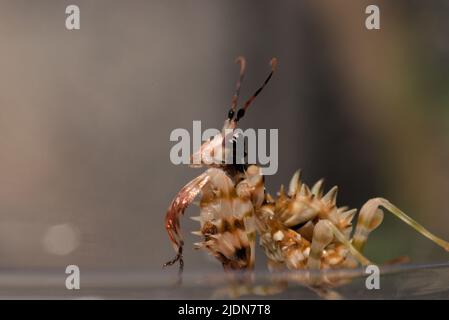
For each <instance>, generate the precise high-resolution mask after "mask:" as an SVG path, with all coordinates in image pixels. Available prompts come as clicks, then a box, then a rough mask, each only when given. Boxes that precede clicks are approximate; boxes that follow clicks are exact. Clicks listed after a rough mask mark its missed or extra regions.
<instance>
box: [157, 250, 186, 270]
mask: <svg viewBox="0 0 449 320" xmlns="http://www.w3.org/2000/svg"><path fill="white" fill-rule="evenodd" d="M176 262H179V274H181V273H182V271H183V270H184V260H183V258H182V246H181V247H179V249H178V253H177V254H176V256H175V257H174V258H173V259H172V260H170V261H167V262H166V263H164V264H163V266H162V267H163V268H165V267H168V266H172V265H174V264H175V263H176Z"/></svg>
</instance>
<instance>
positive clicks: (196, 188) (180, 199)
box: [165, 171, 209, 252]
mask: <svg viewBox="0 0 449 320" xmlns="http://www.w3.org/2000/svg"><path fill="white" fill-rule="evenodd" d="M208 181H209V175H208V172H207V171H206V172H204V173H203V174H201V175H200V176H198V177H196V178H195V179H193V180H192V181H190V182H189V183H187V184H186V185H185V186H184V187H183V188H182V189H181V190H180V191H179V192H178V194H177V195H176V197H175V198H174V199H173V201H172V203H171V204H170V206H169V207H168V210H167V215H166V216H165V228H166V229H167V232H168V236H169V237H170V240H171V242H172V244H173V247H174V248H175V251H177V252H179V251H180V248H181V247H182V246H183V244H184V241H183V239H182V235H181V233H180V231H181V228H180V217H181V216H182V215H183V214H184V211H185V210H186V209H187V207H188V206H189V205H190V204H191V203H192V201H193V200H194V199H195V197H196V196H197V195H198V193H200V192H201V189H203V187H204V186H205V185H206V183H207V182H208Z"/></svg>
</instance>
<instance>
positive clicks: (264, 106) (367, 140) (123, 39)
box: [0, 0, 449, 272]
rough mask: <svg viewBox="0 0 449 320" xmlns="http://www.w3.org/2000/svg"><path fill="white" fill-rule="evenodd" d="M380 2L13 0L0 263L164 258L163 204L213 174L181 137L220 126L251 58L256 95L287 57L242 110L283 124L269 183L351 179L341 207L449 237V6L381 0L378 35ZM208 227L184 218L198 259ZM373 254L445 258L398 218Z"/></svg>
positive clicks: (206, 263) (3, 31)
mask: <svg viewBox="0 0 449 320" xmlns="http://www.w3.org/2000/svg"><path fill="white" fill-rule="evenodd" d="M371 3H372V1H371V2H364V1H237V0H235V1H216V0H208V1H206V0H195V1H171V0H170V1H167V0H165V1H115V0H114V1H112V0H108V1H103V0H96V1H43V0H41V1H33V2H31V1H4V0H2V1H0V177H1V180H0V181H1V183H0V267H1V268H8V269H14V270H29V269H36V268H65V266H66V265H67V264H77V265H79V266H80V267H81V268H97V269H100V270H102V269H117V268H118V269H135V268H139V269H145V270H153V271H156V272H157V271H158V270H160V269H161V265H162V264H163V262H165V261H166V260H167V259H169V258H171V257H172V256H173V250H172V247H171V245H170V244H169V241H168V237H167V235H166V233H165V229H164V221H163V220H164V216H165V210H166V208H167V206H168V204H169V203H170V201H171V199H172V198H173V196H174V195H175V194H176V192H177V191H178V190H179V189H180V188H181V187H182V186H183V185H184V184H185V183H186V182H188V181H189V180H190V179H192V178H193V177H195V176H197V175H198V174H200V173H201V172H202V170H201V169H200V170H198V169H190V168H188V167H186V166H175V165H173V164H171V162H170V160H169V150H170V148H171V147H172V145H173V143H172V142H170V141H169V135H170V132H171V131H172V130H173V129H175V128H186V129H188V130H189V131H190V130H191V128H192V120H202V124H203V128H211V127H218V128H220V127H221V125H222V122H223V120H224V118H225V116H226V113H227V110H228V108H229V103H230V99H231V96H232V93H233V88H234V84H235V80H236V77H237V73H238V68H237V66H236V65H235V64H234V63H233V60H234V59H235V57H237V56H238V55H244V56H246V58H247V61H248V69H247V71H248V73H247V77H246V79H245V82H244V84H243V89H242V97H243V98H246V97H248V96H250V94H251V93H252V92H253V91H254V90H255V89H256V88H257V86H258V85H259V84H260V82H261V81H262V80H263V78H264V77H265V76H266V74H267V72H268V70H269V67H268V61H269V60H270V59H271V57H273V56H276V57H277V58H278V60H279V68H278V73H277V74H276V75H275V76H274V78H273V81H272V82H271V83H270V84H269V86H268V87H267V89H266V90H265V91H264V92H263V93H262V94H261V95H260V96H259V97H258V99H257V101H256V102H255V104H254V106H253V107H252V108H251V110H249V112H248V114H247V117H246V118H245V119H244V120H243V121H242V122H241V125H242V127H243V128H251V127H252V128H265V129H269V128H278V129H279V171H278V174H277V175H276V176H272V177H268V178H267V188H268V190H269V191H270V192H271V193H275V192H276V191H277V190H278V188H279V185H280V184H281V183H284V184H286V183H288V181H289V178H290V176H291V174H292V173H293V172H294V171H295V170H296V169H297V168H302V169H304V178H305V180H306V181H307V182H309V183H313V182H314V181H315V180H316V179H319V178H321V177H326V178H327V186H328V187H330V186H332V185H334V184H338V185H339V186H340V188H341V189H340V190H341V192H340V196H339V198H340V204H347V205H349V206H352V207H360V206H361V205H362V204H363V203H364V202H365V201H366V200H367V199H369V198H371V197H374V196H378V195H382V196H385V197H386V198H388V199H390V200H391V201H392V202H393V203H395V204H397V205H398V206H399V207H401V208H402V209H403V210H404V211H406V212H407V213H409V214H410V215H411V216H413V217H415V218H416V219H418V220H419V221H420V222H422V223H424V224H425V225H426V226H427V227H428V228H429V229H430V230H432V231H434V232H435V233H437V234H438V235H440V236H442V237H445V238H449V228H448V226H447V225H448V222H449V217H448V197H447V194H448V187H449V172H448V168H447V164H448V151H449V149H448V138H449V135H448V133H449V113H448V111H447V110H448V108H447V106H448V102H449V101H448V100H449V95H448V94H447V92H448V91H447V88H448V86H447V85H448V81H449V77H448V73H447V71H448V68H449V59H448V57H449V56H448V53H449V47H448V45H447V31H449V26H448V23H447V21H449V20H448V19H447V18H448V13H449V8H448V5H447V4H445V2H443V1H435V2H433V3H432V4H424V3H420V2H418V1H394V4H393V3H392V2H388V3H387V2H386V1H376V3H377V4H379V5H380V7H381V10H382V11H381V19H382V20H381V28H382V29H381V30H380V31H371V32H368V31H367V30H365V28H364V18H365V14H364V8H365V7H366V5H368V4H371ZM68 4H77V5H79V6H80V9H81V30H79V31H67V30H66V29H65V7H66V6H67V5H68ZM242 100H244V99H242ZM195 210H196V209H195V208H191V209H189V210H188V211H187V215H196V214H195ZM55 226H56V227H55ZM195 228H197V226H196V225H195V223H194V222H191V221H189V220H188V219H186V220H185V223H184V234H185V235H186V238H187V246H186V254H185V256H186V257H185V260H186V270H201V269H205V270H220V266H219V265H218V263H216V262H215V261H211V260H210V259H209V258H208V257H207V256H206V255H205V254H203V253H200V252H196V251H194V250H193V249H192V245H191V242H193V241H195V237H194V236H191V235H188V234H189V232H190V231H192V230H195ZM367 254H368V256H370V257H371V258H373V260H375V261H377V262H382V261H384V260H387V259H390V258H394V257H396V256H398V255H402V254H407V255H409V256H410V257H411V258H412V259H413V260H414V261H415V262H436V261H443V260H447V257H448V256H447V255H446V254H445V253H444V252H443V251H442V250H441V249H440V248H438V247H436V246H434V245H433V244H432V243H430V242H428V241H426V240H425V239H423V238H422V237H421V236H420V235H418V234H415V233H414V232H413V231H411V230H410V229H409V228H408V227H406V226H404V225H402V224H401V223H400V222H398V221H397V220H395V219H394V218H392V217H391V216H389V215H387V216H386V222H385V226H384V227H383V228H381V229H380V230H378V231H376V233H375V234H373V236H372V238H371V240H370V244H369V245H368V248H367ZM259 258H261V260H260V262H259V264H258V268H262V269H263V268H264V262H263V258H262V257H261V255H260V254H259ZM175 271H176V270H170V271H167V272H175Z"/></svg>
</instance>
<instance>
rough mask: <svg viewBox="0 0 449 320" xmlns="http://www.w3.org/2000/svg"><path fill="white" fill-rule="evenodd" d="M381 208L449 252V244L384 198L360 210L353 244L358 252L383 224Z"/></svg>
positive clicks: (365, 205) (374, 200) (372, 201)
mask: <svg viewBox="0 0 449 320" xmlns="http://www.w3.org/2000/svg"><path fill="white" fill-rule="evenodd" d="M381 206H382V207H384V208H385V209H387V210H388V212H391V213H392V214H393V215H395V216H396V217H398V218H399V219H401V220H402V221H403V222H405V223H406V224H408V225H409V226H410V227H412V228H413V229H415V230H416V231H418V232H419V233H420V234H422V235H423V236H424V237H426V238H428V239H430V240H431V241H433V242H434V243H436V244H437V245H439V246H440V247H442V248H443V249H444V250H446V251H449V242H447V241H444V240H443V239H441V238H439V237H437V236H435V235H434V234H433V233H431V232H430V231H428V230H427V229H426V228H424V227H423V226H422V225H421V224H419V223H418V222H416V221H415V220H413V219H412V218H410V217H409V216H408V215H406V214H405V213H404V212H402V211H401V210H400V209H398V208H397V207H396V206H394V205H393V204H391V203H390V202H389V201H388V200H386V199H383V198H374V199H371V200H368V201H367V202H366V203H365V204H364V205H363V207H362V209H361V210H360V214H359V218H358V221H357V227H356V229H355V233H354V237H353V242H352V244H353V245H354V247H355V248H356V249H357V250H358V251H360V252H362V251H363V248H364V246H365V244H366V241H367V240H368V236H369V234H370V232H371V231H373V230H374V229H375V228H377V227H378V226H379V224H380V223H381V222H382V218H383V213H382V210H380V209H379V207H381Z"/></svg>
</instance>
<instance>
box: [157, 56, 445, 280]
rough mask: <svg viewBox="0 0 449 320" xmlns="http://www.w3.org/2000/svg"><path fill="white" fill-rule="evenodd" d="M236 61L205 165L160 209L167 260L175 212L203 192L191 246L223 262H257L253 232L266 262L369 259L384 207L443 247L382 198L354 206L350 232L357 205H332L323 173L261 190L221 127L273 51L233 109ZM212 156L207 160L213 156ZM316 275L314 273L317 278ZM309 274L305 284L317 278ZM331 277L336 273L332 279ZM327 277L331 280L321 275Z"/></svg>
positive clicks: (228, 265) (315, 264) (335, 264)
mask: <svg viewBox="0 0 449 320" xmlns="http://www.w3.org/2000/svg"><path fill="white" fill-rule="evenodd" d="M237 62H238V63H239V64H240V77H239V80H238V82H237V86H236V92H235V94H234V96H233V99H232V104H231V109H230V110H229V113H228V118H227V119H226V121H225V123H224V126H223V131H222V132H221V133H219V134H217V135H216V136H215V137H214V138H213V139H211V140H210V141H207V142H205V143H204V144H203V145H202V146H201V148H200V150H199V151H198V152H197V153H195V154H194V155H193V157H197V158H198V157H200V158H201V159H206V158H207V159H209V160H210V159H211V158H213V160H214V161H212V162H211V161H208V162H207V163H206V162H201V164H200V165H207V166H208V167H209V169H208V170H207V171H205V172H204V173H203V174H201V175H200V176H198V177H197V178H195V179H193V180H192V181H190V182H189V183H188V184H187V185H186V186H184V187H183V188H182V189H181V191H180V192H179V193H178V194H177V196H176V197H175V199H174V200H173V202H172V203H171V205H170V207H169V208H168V212H167V216H166V228H167V231H168V234H169V237H170V240H171V241H172V243H173V246H174V248H175V250H176V252H177V255H176V257H175V258H174V259H173V260H171V261H169V262H167V263H166V265H172V264H174V263H176V262H179V263H180V270H182V267H183V260H182V248H183V245H184V242H183V239H182V236H181V234H180V222H179V220H180V217H181V215H182V214H183V213H184V211H185V209H186V208H187V207H188V206H189V205H190V203H192V202H193V200H194V199H195V197H196V196H197V195H198V194H199V193H200V192H202V197H201V201H200V209H201V210H200V215H199V216H198V217H194V218H193V219H194V220H197V221H199V222H200V230H199V231H196V232H194V234H196V235H198V236H200V237H202V241H200V242H198V243H196V244H195V245H196V247H198V248H205V249H206V250H208V251H209V252H210V253H211V254H212V255H213V256H215V257H216V258H217V259H218V260H219V261H220V262H221V263H222V264H223V267H224V269H225V270H252V269H253V267H254V263H255V261H254V260H255V256H254V251H255V250H254V248H255V242H256V233H259V236H260V244H261V246H262V247H263V249H264V251H265V253H266V255H267V257H268V267H269V269H270V270H272V271H274V270H281V269H285V268H286V269H288V270H304V269H307V270H319V269H341V268H355V267H357V266H358V265H367V264H369V263H370V262H369V260H368V259H367V258H365V257H364V256H363V255H362V252H363V248H364V245H365V243H366V241H367V240H368V236H369V234H370V232H372V231H373V230H374V229H376V228H377V227H378V226H379V225H380V224H381V222H382V219H383V211H382V210H381V209H379V208H380V207H383V208H385V209H387V210H388V211H389V212H391V213H392V214H394V215H395V216H397V217H398V218H399V219H401V220H402V221H404V222H405V223H406V224H408V225H409V226H411V227H412V228H414V229H415V230H416V231H418V232H419V233H421V234H422V235H424V236H425V237H427V238H429V239H430V240H432V241H433V242H435V243H436V244H438V245H439V246H441V247H443V248H444V249H445V250H447V251H449V243H448V242H446V241H444V240H442V239H440V238H438V237H436V236H435V235H433V234H432V233H430V232H429V231H427V230H426V229H425V228H424V227H423V226H421V225H420V224H418V223H417V222H416V221H414V220H413V219H412V218H410V217H409V216H407V215H406V214H405V213H404V212H402V211H401V210H399V209H398V208H397V207H395V206H394V205H393V204H391V203H390V202H389V201H387V200H385V199H383V198H374V199H370V200H368V201H367V202H366V203H365V205H363V207H362V209H361V210H360V213H359V216H358V220H357V225H356V227H355V230H354V233H353V235H352V236H351V234H352V231H353V226H352V221H353V218H354V215H355V214H356V211H357V210H355V209H353V210H348V208H346V207H337V205H336V197H337V187H333V188H332V189H331V190H330V191H329V192H327V193H326V194H324V193H323V180H320V181H318V182H317V183H315V184H314V185H313V187H312V188H309V187H308V186H307V185H306V184H305V183H303V182H302V181H301V180H300V173H299V171H298V172H296V173H295V174H294V175H293V177H292V179H291V181H290V184H289V187H288V190H287V191H285V190H284V188H283V187H281V190H280V192H279V193H278V197H277V199H274V198H273V197H272V196H270V195H269V194H268V193H265V187H264V179H263V176H262V175H261V173H260V168H259V167H257V166H256V165H239V164H233V163H231V164H229V162H228V161H226V162H225V161H224V160H225V159H228V157H229V156H230V153H231V152H232V150H228V149H227V148H226V147H225V146H226V145H228V144H226V143H225V142H226V141H228V139H231V140H232V139H233V138H234V136H233V134H231V135H229V134H225V132H228V131H229V130H231V133H232V132H233V130H234V129H235V128H236V127H237V122H238V121H239V120H240V119H241V118H242V117H243V116H244V114H245V111H246V110H247V109H248V107H249V106H250V105H251V103H252V102H253V101H254V99H255V97H256V96H257V95H258V94H259V93H260V92H261V91H262V89H263V88H264V87H265V85H266V84H267V83H268V81H269V80H270V79H271V77H272V75H273V73H274V70H275V67H276V62H277V61H276V59H272V60H271V63H270V64H271V68H272V70H271V72H270V74H269V75H268V77H267V79H266V80H265V82H264V83H263V85H262V86H261V87H260V88H259V89H258V90H257V91H256V92H255V93H254V95H253V96H252V97H251V98H250V99H249V100H248V101H247V102H246V103H245V104H244V106H243V107H242V108H240V109H239V110H238V111H237V102H238V97H239V91H240V84H241V81H242V79H243V76H244V70H245V60H244V58H242V57H239V58H238V59H237ZM211 163H212V164H211ZM315 280H316V281H315ZM315 280H314V278H313V277H312V276H310V277H308V279H307V281H308V283H309V284H310V283H311V284H314V283H315V284H318V283H320V282H322V281H321V280H317V279H315ZM334 280H335V279H334ZM327 282H329V283H332V282H335V281H332V280H330V281H327Z"/></svg>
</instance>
